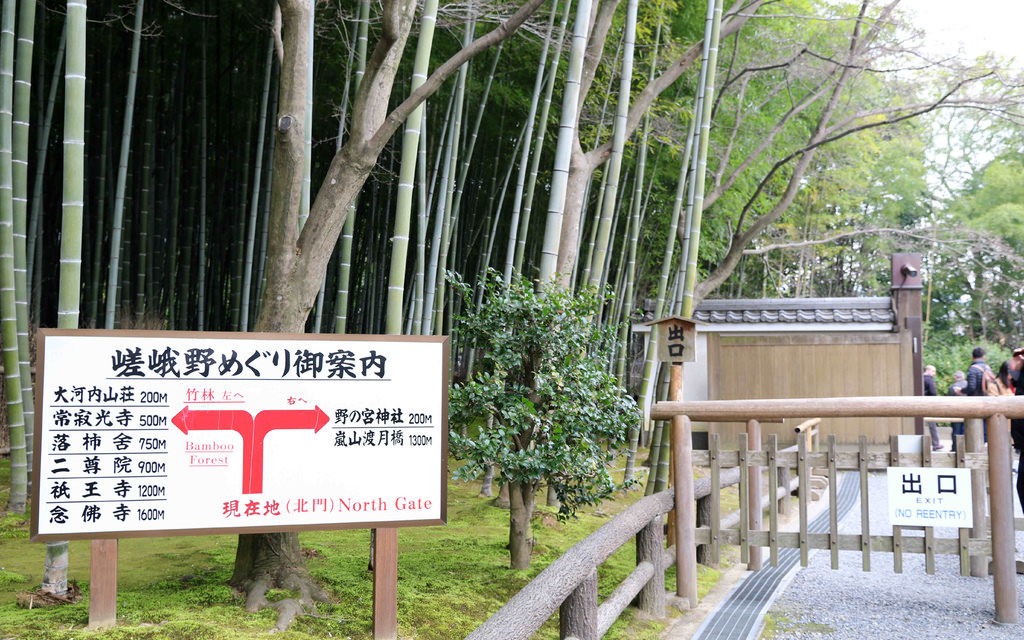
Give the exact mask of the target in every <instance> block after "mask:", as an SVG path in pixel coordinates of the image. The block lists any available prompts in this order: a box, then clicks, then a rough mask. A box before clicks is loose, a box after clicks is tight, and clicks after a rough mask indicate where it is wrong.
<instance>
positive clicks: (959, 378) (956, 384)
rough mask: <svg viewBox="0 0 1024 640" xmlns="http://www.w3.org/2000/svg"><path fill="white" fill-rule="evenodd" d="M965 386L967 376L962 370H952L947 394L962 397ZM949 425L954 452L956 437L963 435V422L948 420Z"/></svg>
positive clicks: (954, 450)
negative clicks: (951, 382) (951, 428)
mask: <svg viewBox="0 0 1024 640" xmlns="http://www.w3.org/2000/svg"><path fill="white" fill-rule="evenodd" d="M966 388H967V376H965V375H964V372H963V371H954V372H953V384H951V385H949V389H947V390H946V395H947V396H953V397H955V398H962V397H964V389H966ZM949 426H951V427H953V446H952V449H953V452H954V453H955V452H956V437H957V436H958V435H959V436H962V435H964V422H963V420H960V421H959V422H950V423H949Z"/></svg>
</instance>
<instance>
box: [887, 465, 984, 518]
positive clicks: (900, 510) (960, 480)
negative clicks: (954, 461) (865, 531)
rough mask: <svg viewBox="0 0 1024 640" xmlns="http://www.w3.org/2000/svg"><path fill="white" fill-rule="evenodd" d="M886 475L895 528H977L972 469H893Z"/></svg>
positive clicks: (891, 515) (890, 509) (891, 516)
mask: <svg viewBox="0 0 1024 640" xmlns="http://www.w3.org/2000/svg"><path fill="white" fill-rule="evenodd" d="M886 475H887V481H888V488H889V523H890V524H892V525H893V526H896V525H899V526H912V527H956V528H967V527H973V526H974V516H973V512H972V509H971V504H972V503H971V470H970V469H943V468H936V467H889V468H888V469H886Z"/></svg>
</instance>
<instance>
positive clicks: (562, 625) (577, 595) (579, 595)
mask: <svg viewBox="0 0 1024 640" xmlns="http://www.w3.org/2000/svg"><path fill="white" fill-rule="evenodd" d="M558 628H559V637H560V638H562V639H563V640H565V638H576V640H599V638H600V636H598V634H597V569H594V570H593V571H591V572H590V575H588V576H587V577H586V578H584V579H583V581H582V582H580V584H579V586H578V587H576V588H575V589H574V590H573V592H572V593H570V594H569V597H568V598H566V599H565V600H564V601H562V606H561V607H559V609H558Z"/></svg>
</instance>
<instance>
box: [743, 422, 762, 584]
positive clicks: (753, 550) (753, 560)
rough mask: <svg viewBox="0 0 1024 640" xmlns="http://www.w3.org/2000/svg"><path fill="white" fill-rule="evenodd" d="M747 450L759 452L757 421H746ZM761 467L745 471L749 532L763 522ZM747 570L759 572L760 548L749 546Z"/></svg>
mask: <svg viewBox="0 0 1024 640" xmlns="http://www.w3.org/2000/svg"><path fill="white" fill-rule="evenodd" d="M747 448H748V449H750V450H751V451H760V450H761V423H760V422H758V421H757V420H748V421H747ZM761 469H762V468H761V467H755V466H753V465H751V466H750V467H749V468H748V469H747V475H748V478H747V503H748V504H747V509H748V512H749V514H750V518H749V520H748V521H747V525H748V526H749V528H750V529H749V530H750V531H760V529H761V524H762V522H763V517H762V507H761ZM748 554H749V562H748V563H747V569H748V570H750V571H760V570H761V547H756V546H753V545H751V546H750V550H749V551H748Z"/></svg>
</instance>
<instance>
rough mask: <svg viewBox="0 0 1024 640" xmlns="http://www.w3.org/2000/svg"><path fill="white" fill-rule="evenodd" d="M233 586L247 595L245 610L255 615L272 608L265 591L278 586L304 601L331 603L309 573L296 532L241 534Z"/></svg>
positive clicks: (232, 577)
mask: <svg viewBox="0 0 1024 640" xmlns="http://www.w3.org/2000/svg"><path fill="white" fill-rule="evenodd" d="M230 584H231V586H233V587H235V588H237V589H241V590H244V591H245V592H246V594H247V597H246V602H245V607H246V610H248V611H253V612H255V611H259V609H261V608H262V607H265V606H270V605H269V603H268V602H267V600H266V597H265V596H266V592H267V590H268V589H271V588H276V587H280V588H283V589H291V590H295V591H299V592H300V601H301V602H310V601H311V600H319V601H321V602H326V601H328V595H327V593H325V592H324V591H323V590H321V589H320V588H319V587H317V586H316V585H315V584H314V583H313V581H312V580H311V579H310V577H309V573H308V572H307V571H306V568H305V564H304V563H303V560H302V553H301V551H300V549H299V534H297V533H294V532H290V533H263V534H241V535H239V536H238V550H237V551H236V553H235V571H234V574H233V575H232V576H231V581H230ZM279 625H280V621H279Z"/></svg>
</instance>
